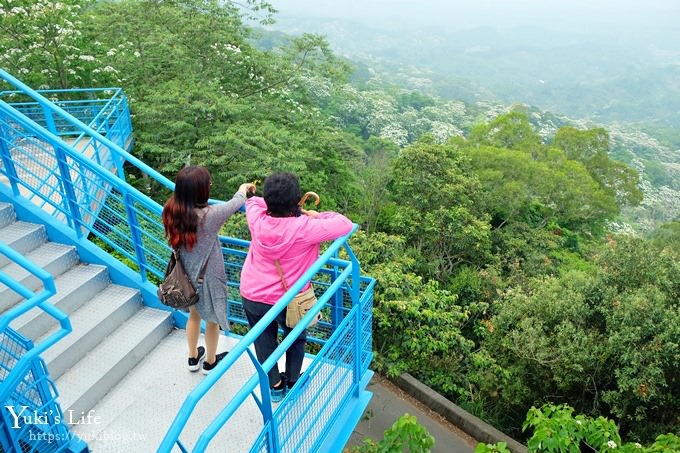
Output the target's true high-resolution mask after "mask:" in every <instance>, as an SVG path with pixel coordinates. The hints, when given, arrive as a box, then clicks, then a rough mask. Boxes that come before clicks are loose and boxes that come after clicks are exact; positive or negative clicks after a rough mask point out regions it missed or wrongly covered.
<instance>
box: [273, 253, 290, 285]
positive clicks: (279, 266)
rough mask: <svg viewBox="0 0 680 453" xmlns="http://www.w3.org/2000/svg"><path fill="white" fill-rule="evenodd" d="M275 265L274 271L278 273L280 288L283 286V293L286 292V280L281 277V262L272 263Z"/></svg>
mask: <svg viewBox="0 0 680 453" xmlns="http://www.w3.org/2000/svg"><path fill="white" fill-rule="evenodd" d="M274 264H275V265H276V271H277V272H278V273H279V278H280V279H281V286H283V290H284V291H288V284H286V279H285V278H284V276H283V270H282V269H281V261H279V260H278V259H277V260H275V261H274Z"/></svg>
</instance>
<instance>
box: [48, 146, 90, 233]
mask: <svg viewBox="0 0 680 453" xmlns="http://www.w3.org/2000/svg"><path fill="white" fill-rule="evenodd" d="M52 146H54V156H55V158H56V159H57V167H59V172H60V174H61V178H60V179H61V187H62V189H63V190H64V192H63V193H62V196H63V197H64V198H66V205H67V206H68V211H69V212H70V213H71V217H70V218H69V222H72V225H73V229H74V230H75V232H76V235H77V236H78V238H82V237H83V235H84V233H83V231H82V228H81V227H82V225H83V219H82V216H81V214H80V208H79V207H78V199H77V198H76V191H75V189H74V188H73V181H72V180H71V167H70V166H69V165H68V163H67V162H66V153H65V152H64V150H63V149H62V148H61V146H60V145H58V144H52Z"/></svg>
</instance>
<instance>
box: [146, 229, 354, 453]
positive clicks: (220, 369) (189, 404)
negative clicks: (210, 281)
mask: <svg viewBox="0 0 680 453" xmlns="http://www.w3.org/2000/svg"><path fill="white" fill-rule="evenodd" d="M357 229H358V225H356V224H354V226H353V227H352V231H351V232H350V233H348V234H347V235H345V236H342V237H340V238H338V239H336V240H335V241H333V243H332V244H331V245H330V246H329V247H328V249H327V250H326V251H325V252H324V253H323V254H322V255H321V256H320V257H319V258H318V259H317V260H316V261H315V262H314V264H313V265H312V266H311V267H310V268H309V269H308V270H307V271H306V272H305V273H304V274H303V275H302V276H301V277H300V279H298V281H297V282H295V284H294V285H292V286H291V287H290V288H289V289H288V291H286V293H285V294H284V295H283V296H282V297H281V299H280V300H279V301H278V302H277V303H276V304H275V305H274V306H273V307H272V308H271V309H270V310H269V311H268V312H267V313H266V314H265V315H264V316H263V317H262V319H261V320H260V321H259V322H258V323H257V324H256V325H255V326H253V327H252V328H251V329H250V330H249V331H248V333H247V334H246V335H245V336H244V337H243V338H242V339H241V341H239V343H238V344H237V345H236V347H235V348H234V349H233V350H232V351H230V352H229V354H228V355H227V356H226V357H225V358H224V359H223V360H222V361H220V362H219V363H218V364H217V366H216V367H215V368H214V369H213V370H212V371H211V372H210V374H208V376H206V378H205V379H203V380H202V381H201V383H200V384H198V385H197V386H196V387H195V388H194V390H193V391H192V392H191V393H190V394H189V395H188V396H187V398H186V399H185V400H184V403H183V404H182V407H181V408H180V410H179V412H178V413H177V416H176V417H175V419H174V420H173V422H172V423H171V425H170V428H169V429H168V432H167V433H166V435H165V437H164V438H163V441H162V442H161V445H160V446H159V448H158V452H166V451H170V450H171V449H172V448H173V445H174V444H175V443H177V442H178V441H179V436H180V434H181V432H182V430H183V429H184V426H185V425H186V423H187V421H188V420H189V418H190V416H191V414H192V413H193V411H194V409H195V408H196V405H197V404H198V403H199V401H200V400H201V399H202V398H203V397H204V396H205V395H206V393H208V391H209V390H210V389H211V388H212V387H213V386H214V385H215V383H216V382H217V381H218V380H219V379H220V378H221V377H222V376H223V375H224V373H225V372H226V371H227V370H228V369H229V368H230V367H231V366H232V365H233V364H234V363H235V362H236V360H238V359H239V358H240V357H241V355H242V354H243V353H244V352H245V351H246V350H247V349H248V348H249V347H250V345H251V344H253V343H254V342H255V340H256V339H257V338H258V337H259V336H260V334H262V332H263V331H264V329H265V328H267V326H268V325H269V324H271V323H272V322H273V321H274V319H275V318H276V317H277V316H278V315H279V314H280V313H281V312H282V311H283V310H284V309H285V307H287V306H288V304H289V303H290V301H291V300H292V299H293V297H294V296H295V295H296V294H297V293H298V292H300V290H301V289H302V288H303V287H304V285H306V284H307V282H309V281H310V280H311V279H312V278H313V277H314V276H315V275H316V274H317V273H318V272H319V270H320V269H321V268H322V267H323V266H324V264H325V263H327V262H328V261H329V260H331V259H332V258H333V257H334V256H335V255H336V254H337V252H338V251H339V250H340V248H341V247H343V246H345V245H346V244H347V240H348V239H349V237H350V236H351V235H352V234H353V233H354V232H355V231H356V230H357ZM352 268H355V269H356V268H358V262H357V263H351V264H350V265H349V266H348V267H347V268H346V269H345V271H344V272H343V274H342V276H344V277H346V276H347V275H349V273H350V272H351V271H352ZM343 282H344V279H343V278H337V279H336V280H335V282H334V283H333V284H332V285H331V287H332V288H329V289H328V290H326V291H325V292H324V294H323V295H322V296H321V297H320V298H319V300H318V301H317V303H316V304H315V305H314V307H313V308H312V309H311V310H310V311H309V312H308V313H307V315H305V317H304V318H303V319H302V320H301V321H300V323H299V324H298V325H297V326H296V327H295V328H294V329H293V331H292V332H291V333H290V334H289V335H288V336H287V337H286V338H285V339H284V340H283V341H282V342H281V344H280V345H279V346H278V347H277V348H276V349H275V350H274V352H273V353H272V355H271V356H270V357H269V359H268V360H266V361H265V363H264V364H262V365H261V367H262V368H263V370H264V371H265V372H268V371H269V370H270V369H271V368H272V367H273V366H274V363H275V362H276V361H277V360H278V359H279V358H280V357H281V356H282V355H283V354H284V353H285V352H286V350H288V348H289V347H290V345H291V344H292V343H293V341H295V339H296V338H297V337H298V336H299V335H300V333H301V332H302V330H303V329H304V328H305V326H306V325H307V324H308V322H309V321H311V320H312V318H313V317H314V316H316V315H318V313H319V312H320V311H321V309H322V308H323V306H324V305H325V303H326V302H327V301H328V299H330V297H331V295H332V294H333V292H334V290H335V289H337V286H339V285H341V284H342V283H343ZM354 283H355V284H356V285H357V286H358V284H359V282H358V280H357V281H356V282H354ZM334 285H335V286H334ZM356 302H358V301H356ZM254 364H255V365H256V366H258V364H257V363H256V362H255V363H254ZM256 383H257V377H256V376H253V377H252V378H251V379H250V380H249V381H248V382H247V383H246V384H245V386H244V387H242V388H241V390H240V391H239V392H238V393H237V394H236V395H235V396H234V398H233V399H232V400H231V402H230V403H229V404H228V405H227V406H226V407H225V408H224V409H223V411H222V412H220V414H219V415H218V418H216V419H215V420H214V421H213V422H212V423H211V424H210V425H209V426H208V427H207V428H206V430H205V431H204V432H203V434H202V435H201V436H200V438H199V441H198V444H197V445H196V449H197V450H198V451H201V449H200V447H199V446H202V447H203V448H205V446H207V443H208V442H209V441H210V439H212V437H214V435H215V434H216V433H217V431H218V430H219V428H220V427H221V426H223V425H224V423H225V422H226V421H227V420H228V419H229V417H230V416H231V415H233V413H234V412H235V410H236V408H237V407H238V405H240V404H241V403H242V402H243V400H244V399H245V398H246V397H247V396H248V395H249V394H250V393H251V392H252V391H253V389H254V388H255V386H256ZM263 390H264V391H263V392H262V394H265V392H269V385H267V386H266V388H264V389H263ZM267 394H268V393H267ZM269 404H270V405H271V402H270V403H269ZM268 412H269V413H271V406H269V408H268Z"/></svg>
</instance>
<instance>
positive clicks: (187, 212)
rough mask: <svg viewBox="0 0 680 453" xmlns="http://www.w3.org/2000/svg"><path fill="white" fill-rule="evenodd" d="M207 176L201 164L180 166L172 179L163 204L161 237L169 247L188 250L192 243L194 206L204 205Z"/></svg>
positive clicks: (193, 242) (195, 228)
mask: <svg viewBox="0 0 680 453" xmlns="http://www.w3.org/2000/svg"><path fill="white" fill-rule="evenodd" d="M210 185H211V178H210V172H209V171H208V169H207V168H205V167H196V166H190V167H184V168H183V169H181V170H180V171H179V172H178V173H177V176H176V178H175V192H174V193H173V194H172V196H171V197H170V198H168V201H166V202H165V206H164V207H163V226H164V227H165V236H166V237H167V239H168V243H169V244H170V246H171V247H172V248H179V247H180V246H181V245H184V246H185V247H186V249H187V250H191V249H192V248H193V247H194V244H196V231H197V229H198V216H197V215H196V212H194V209H195V208H203V207H205V206H207V205H208V198H210Z"/></svg>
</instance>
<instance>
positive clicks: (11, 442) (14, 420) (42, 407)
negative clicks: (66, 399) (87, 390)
mask: <svg viewBox="0 0 680 453" xmlns="http://www.w3.org/2000/svg"><path fill="white" fill-rule="evenodd" d="M30 347H31V344H30V342H29V341H28V340H26V339H25V338H23V337H22V336H21V335H19V334H18V333H16V332H15V331H14V330H12V329H10V328H7V329H6V330H5V331H4V332H2V333H0V383H1V382H4V381H5V380H6V379H7V376H8V375H9V373H10V371H11V370H12V369H13V368H14V366H15V364H16V362H17V361H18V360H19V358H21V356H23V355H24V354H25V353H26V352H27V351H28V350H29V349H30ZM56 399H57V392H56V389H55V387H54V384H53V383H52V381H51V380H50V378H49V376H48V374H47V368H46V366H45V363H44V362H43V360H42V359H41V358H39V357H38V358H36V359H35V360H34V362H33V364H32V366H31V368H30V369H29V370H28V371H27V372H26V374H25V375H24V376H23V377H22V378H21V379H20V380H19V381H18V384H17V385H16V387H15V388H14V389H12V391H11V393H10V394H9V396H8V397H7V399H6V400H5V401H4V402H3V404H4V406H3V407H2V410H0V414H1V415H0V432H3V433H5V434H8V435H9V438H6V439H3V442H4V443H3V442H0V445H4V446H5V447H6V448H7V449H8V451H15V450H18V451H24V452H47V453H48V452H58V451H63V450H64V449H66V447H67V446H68V439H69V432H68V428H67V426H66V425H65V424H64V423H62V421H63V420H64V417H63V413H62V412H61V408H60V407H59V405H58V404H57V402H56ZM10 408H12V411H10Z"/></svg>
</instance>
